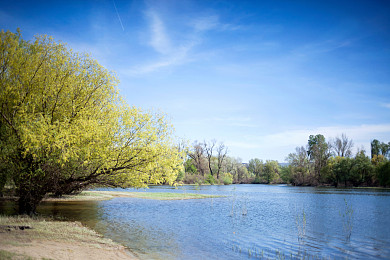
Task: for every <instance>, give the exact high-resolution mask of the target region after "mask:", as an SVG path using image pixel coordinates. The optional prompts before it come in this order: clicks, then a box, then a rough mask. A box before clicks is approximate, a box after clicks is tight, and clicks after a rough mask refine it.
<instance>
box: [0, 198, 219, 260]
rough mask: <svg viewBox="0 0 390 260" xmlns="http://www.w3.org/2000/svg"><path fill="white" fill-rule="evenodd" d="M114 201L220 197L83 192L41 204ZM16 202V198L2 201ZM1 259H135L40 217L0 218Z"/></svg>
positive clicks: (87, 232) (84, 231)
mask: <svg viewBox="0 0 390 260" xmlns="http://www.w3.org/2000/svg"><path fill="white" fill-rule="evenodd" d="M115 197H131V198H141V199H155V200H187V199H204V198H212V197H219V196H212V195H204V194H194V193H165V192H155V193H148V192H120V191H83V192H81V193H79V194H77V195H65V196H62V197H60V198H55V197H50V196H48V197H47V198H45V199H44V201H96V200H109V199H112V198H115ZM4 199H5V200H16V199H17V198H15V197H9V198H3V200H4ZM0 259H58V260H62V259H80V260H82V259H91V260H95V259H119V260H121V259H137V258H136V256H135V255H134V254H133V253H131V252H130V251H128V250H127V249H126V248H125V247H124V246H122V245H120V244H117V243H115V242H113V241H112V240H110V239H107V238H104V237H103V236H102V235H100V234H98V233H96V232H95V231H93V230H91V229H88V228H86V227H84V226H82V224H81V223H80V222H66V221H53V220H50V219H47V218H43V217H35V218H30V217H27V216H1V215H0Z"/></svg>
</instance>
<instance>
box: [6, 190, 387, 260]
mask: <svg viewBox="0 0 390 260" xmlns="http://www.w3.org/2000/svg"><path fill="white" fill-rule="evenodd" d="M108 190H113V189H108ZM121 191H123V190H121ZM129 191H135V190H133V189H129ZM140 191H145V190H140ZM146 191H147V192H182V193H184V192H187V193H202V194H213V195H221V196H224V197H220V198H209V199H196V200H173V201H159V200H146V199H136V198H114V199H112V200H107V201H97V202H45V203H43V204H42V205H41V206H40V207H39V209H38V210H39V213H41V214H44V215H52V216H55V217H56V218H60V219H68V220H76V221H80V222H82V223H84V224H85V225H87V226H89V227H90V228H93V229H95V230H96V231H98V232H100V233H101V234H103V235H104V236H106V237H109V238H111V239H113V240H114V241H116V242H119V243H121V244H123V245H125V246H127V247H128V248H130V249H131V250H132V251H133V252H134V253H135V254H136V255H138V257H139V258H141V259H165V260H169V259H347V258H348V259H351V258H352V259H356V258H358V259H389V258H390V190H380V189H336V188H315V187H291V186H287V185H229V186H181V187H178V188H177V189H175V188H173V187H169V186H155V187H150V189H148V190H146ZM3 209H4V206H3Z"/></svg>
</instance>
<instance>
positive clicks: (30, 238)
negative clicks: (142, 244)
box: [0, 216, 137, 260]
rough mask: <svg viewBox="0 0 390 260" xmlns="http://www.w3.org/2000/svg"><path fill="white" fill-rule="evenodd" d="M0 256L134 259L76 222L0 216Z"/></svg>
mask: <svg viewBox="0 0 390 260" xmlns="http://www.w3.org/2000/svg"><path fill="white" fill-rule="evenodd" d="M0 259H55V260H56V259H58V260H62V259H80V260H82V259H90V260H95V259H120V260H121V259H137V258H136V257H135V256H134V255H133V254H132V253H131V252H130V251H128V250H126V248H125V247H124V246H122V245H119V244H117V243H115V242H113V241H112V240H110V239H107V238H104V237H103V236H102V235H100V234H98V233H96V232H95V231H93V230H91V229H88V228H86V227H84V226H82V224H81V223H79V222H64V221H51V220H48V219H45V218H41V217H38V218H30V217H27V216H0Z"/></svg>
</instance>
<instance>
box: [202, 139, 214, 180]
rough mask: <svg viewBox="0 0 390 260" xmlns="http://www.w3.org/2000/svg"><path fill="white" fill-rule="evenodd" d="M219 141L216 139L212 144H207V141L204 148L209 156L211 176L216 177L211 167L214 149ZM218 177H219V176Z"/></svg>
mask: <svg viewBox="0 0 390 260" xmlns="http://www.w3.org/2000/svg"><path fill="white" fill-rule="evenodd" d="M216 143H217V141H216V140H215V139H213V140H211V142H209V143H207V142H206V141H204V142H203V148H204V151H206V156H207V162H208V165H209V170H210V174H211V175H213V176H214V173H213V169H212V167H211V162H212V157H213V151H214V147H215V144H216ZM217 177H218V176H217Z"/></svg>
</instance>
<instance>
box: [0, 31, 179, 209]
mask: <svg viewBox="0 0 390 260" xmlns="http://www.w3.org/2000/svg"><path fill="white" fill-rule="evenodd" d="M0 40H1V42H0V162H1V167H0V170H1V169H2V170H1V171H3V172H2V173H3V174H5V171H6V172H7V174H8V175H9V176H10V177H11V179H12V180H13V184H14V186H15V189H16V193H17V195H18V196H19V211H20V213H28V214H31V213H33V212H35V209H36V207H37V205H38V204H39V202H40V201H41V200H42V199H43V198H44V197H45V195H46V194H48V193H53V194H56V195H62V194H69V193H72V192H76V191H80V190H83V189H86V188H88V187H91V186H93V185H99V186H111V187H144V186H145V185H147V184H151V183H153V184H158V183H170V184H172V183H173V181H174V180H175V178H176V175H177V172H178V170H179V168H180V167H181V166H180V165H181V161H180V154H179V152H178V150H177V149H176V148H174V146H173V145H172V143H173V142H172V140H171V136H172V129H171V126H170V125H169V124H168V123H167V122H166V120H165V119H164V117H163V116H161V115H159V114H154V113H150V112H149V113H148V112H143V111H142V110H140V109H138V108H135V107H131V106H129V105H127V104H126V103H125V102H124V101H123V100H122V99H121V98H120V96H119V95H118V91H117V89H116V85H117V83H118V80H117V78H116V77H115V75H114V74H113V73H112V72H109V71H107V70H106V69H105V68H103V67H102V66H100V65H99V64H98V63H97V62H96V61H95V60H93V59H91V58H90V57H88V55H82V54H78V53H74V52H73V51H72V50H70V49H68V48H67V47H66V46H65V45H64V44H61V43H57V42H55V41H54V40H53V39H52V38H50V37H47V36H36V37H35V38H34V40H33V41H25V40H23V39H22V37H21V34H20V32H19V31H18V32H17V33H12V32H9V31H8V32H4V31H1V37H0Z"/></svg>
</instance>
